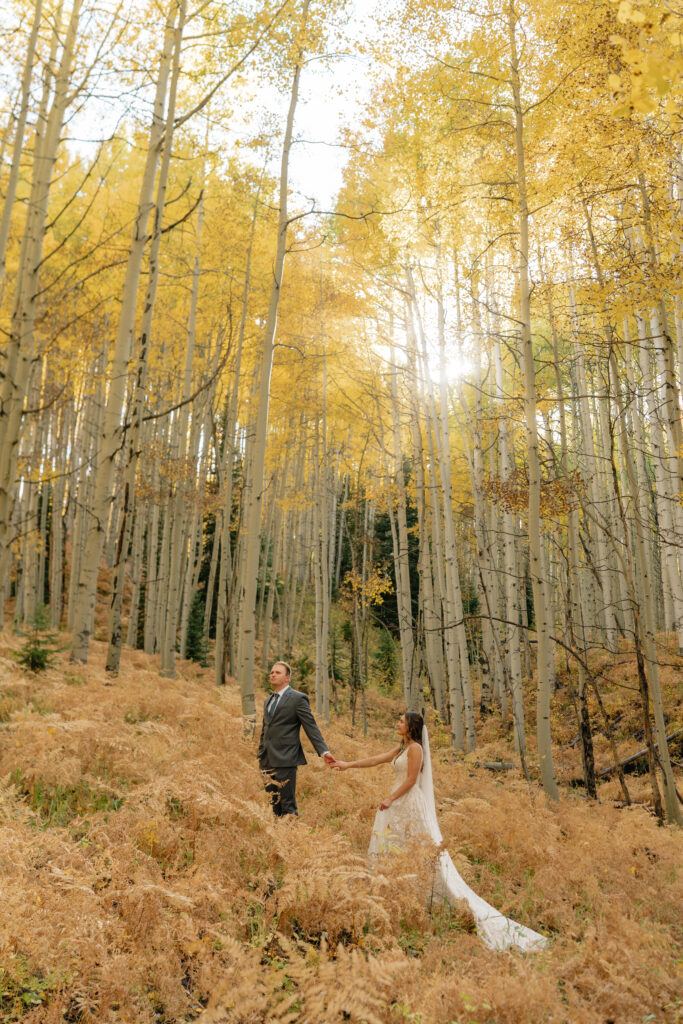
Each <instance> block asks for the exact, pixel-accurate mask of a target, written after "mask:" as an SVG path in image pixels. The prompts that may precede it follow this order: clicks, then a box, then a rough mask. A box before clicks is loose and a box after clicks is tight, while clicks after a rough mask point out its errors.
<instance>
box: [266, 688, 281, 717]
mask: <svg viewBox="0 0 683 1024" xmlns="http://www.w3.org/2000/svg"><path fill="white" fill-rule="evenodd" d="M279 699H280V694H279V693H276V694H274V695H273V697H272V698H271V701H270V704H269V705H268V715H269V717H270V718H272V717H273V715H274V714H275V708H276V707H277V702H278V701H279Z"/></svg>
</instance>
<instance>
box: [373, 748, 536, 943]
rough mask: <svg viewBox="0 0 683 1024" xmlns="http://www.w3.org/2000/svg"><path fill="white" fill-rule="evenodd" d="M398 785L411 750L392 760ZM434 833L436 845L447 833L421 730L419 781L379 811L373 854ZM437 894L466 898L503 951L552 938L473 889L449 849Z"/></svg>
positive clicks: (487, 936) (482, 930)
mask: <svg viewBox="0 0 683 1024" xmlns="http://www.w3.org/2000/svg"><path fill="white" fill-rule="evenodd" d="M392 768H393V770H394V779H395V785H394V789H393V790H392V792H394V791H395V790H397V789H398V788H399V786H401V785H402V784H403V783H404V782H405V780H406V778H407V775H408V750H407V748H406V750H404V751H403V752H402V753H400V754H399V755H398V756H397V757H396V758H395V759H394V760H393V761H392ZM425 835H427V836H429V838H430V839H432V840H433V842H434V843H435V844H436V845H437V846H441V844H442V842H443V837H442V835H441V831H440V829H439V823H438V821H437V817H436V807H435V804H434V786H433V783H432V762H431V758H430V754H429V739H428V737H427V730H426V729H423V730H422V767H421V770H420V774H419V775H418V781H417V782H416V783H415V785H414V786H412V787H411V788H410V789H409V790H408V792H407V793H404V794H403V796H400V797H399V798H398V799H397V800H395V801H394V802H393V803H392V804H391V806H390V807H389V809H388V810H386V811H378V812H377V816H376V818H375V822H374V824H373V826H372V835H371V837H370V846H369V849H368V853H369V854H370V855H371V856H373V855H374V856H376V855H377V854H381V853H390V852H391V851H392V850H393V851H396V850H398V849H400V848H401V847H402V846H405V844H406V842H408V840H409V839H419V838H420V836H425ZM435 871H436V877H435V880H434V892H435V895H436V896H437V897H438V898H439V899H445V900H448V902H449V903H453V902H455V901H457V900H464V901H465V903H466V904H467V906H468V907H469V908H470V910H471V912H472V914H473V916H474V920H475V923H476V926H477V932H478V933H479V935H480V937H481V938H482V940H483V941H484V943H485V944H486V945H487V946H488V947H489V949H495V950H503V949H508V948H509V947H510V946H517V947H519V949H523V950H527V951H532V950H533V951H535V950H539V949H543V948H544V947H545V946H546V945H547V942H548V940H547V939H546V938H545V937H544V936H543V935H539V933H538V932H535V931H532V929H531V928H526V927H525V926H524V925H522V924H518V923H517V922H516V921H512V920H511V919H510V918H508V917H504V916H503V915H502V914H501V913H500V911H499V910H496V908H495V907H492V906H490V904H488V903H487V902H486V900H483V899H482V898H481V896H477V894H476V892H474V891H473V890H472V889H470V887H469V885H467V883H466V882H465V881H464V880H463V879H462V878H461V876H460V875H459V874H458V871H457V870H456V867H455V864H454V863H453V861H452V860H451V858H450V856H449V854H448V853H447V852H446V850H442V851H441V852H440V853H439V855H438V858H437V862H436V867H435Z"/></svg>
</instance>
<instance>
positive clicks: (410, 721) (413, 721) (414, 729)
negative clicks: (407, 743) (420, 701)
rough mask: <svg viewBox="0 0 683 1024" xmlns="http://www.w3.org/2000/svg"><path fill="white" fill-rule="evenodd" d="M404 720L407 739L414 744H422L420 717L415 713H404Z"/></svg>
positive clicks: (422, 720) (421, 719)
mask: <svg viewBox="0 0 683 1024" xmlns="http://www.w3.org/2000/svg"><path fill="white" fill-rule="evenodd" d="M405 720H406V725H407V727H408V739H410V740H414V741H415V743H422V728H423V726H424V719H423V717H422V715H418V713H417V711H406V712H405Z"/></svg>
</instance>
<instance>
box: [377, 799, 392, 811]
mask: <svg viewBox="0 0 683 1024" xmlns="http://www.w3.org/2000/svg"><path fill="white" fill-rule="evenodd" d="M393 802H394V799H393V797H391V796H388V797H387V798H386V800H382V803H381V804H380V805H379V809H380V811H388V810H389V808H390V807H391V805H392V804H393Z"/></svg>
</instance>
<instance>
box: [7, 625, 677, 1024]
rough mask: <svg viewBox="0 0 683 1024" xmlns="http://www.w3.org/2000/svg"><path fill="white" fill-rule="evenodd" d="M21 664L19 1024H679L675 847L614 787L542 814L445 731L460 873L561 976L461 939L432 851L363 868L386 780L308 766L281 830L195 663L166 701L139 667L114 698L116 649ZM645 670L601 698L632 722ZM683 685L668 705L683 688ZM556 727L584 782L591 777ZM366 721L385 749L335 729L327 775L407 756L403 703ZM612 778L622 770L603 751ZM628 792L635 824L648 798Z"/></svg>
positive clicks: (14, 911)
mask: <svg viewBox="0 0 683 1024" xmlns="http://www.w3.org/2000/svg"><path fill="white" fill-rule="evenodd" d="M13 645H14V638H13V637H11V636H10V634H5V635H4V636H3V637H2V638H1V640H0V722H1V725H0V779H1V783H0V872H1V876H2V915H0V1017H1V1019H2V1020H3V1021H6V1022H10V1021H21V1022H22V1024H39V1022H40V1024H57V1022H59V1024H63V1022H65V1021H66V1022H72V1024H75V1022H91V1021H98V1022H107V1024H108V1022H129V1024H138V1022H140V1024H148V1022H149V1024H151V1022H166V1024H171V1022H173V1024H175V1022H181V1021H189V1020H195V1019H201V1020H202V1022H203V1024H210V1022H211V1024H262V1022H263V1024H266V1022H269V1024H270V1022H272V1024H275V1022H276V1021H291V1022H295V1021H296V1022H299V1021H300V1022H304V1024H337V1022H339V1024H341V1022H342V1021H351V1022H356V1024H362V1022H367V1024H379V1022H381V1024H396V1022H404V1021H410V1022H412V1024H451V1022H453V1024H455V1022H457V1024H487V1022H495V1024H513V1022H514V1024H540V1022H543V1021H552V1022H572V1024H607V1022H608V1021H613V1022H614V1024H641V1022H643V1021H646V1020H647V1021H648V1022H649V1021H652V1022H653V1024H654V1022H665V1021H667V1022H669V1021H671V1022H672V1021H675V1020H676V1019H677V1012H680V1008H681V1005H682V1004H681V998H682V997H683V991H682V986H681V976H680V964H681V959H680V955H681V945H680V939H681V935H680V908H681V896H682V891H681V890H682V886H681V836H680V833H679V832H678V831H676V830H674V829H667V828H660V827H658V826H657V823H656V821H655V819H654V817H653V816H652V815H651V814H650V812H649V810H648V808H647V807H646V806H643V805H639V806H633V807H631V808H628V809H624V808H620V807H618V806H616V805H615V804H614V803H613V802H612V800H611V798H612V797H616V796H618V791H617V790H616V789H614V784H613V783H612V782H609V783H606V784H605V785H604V786H603V787H602V788H601V796H602V800H601V802H600V803H599V804H591V803H588V802H587V801H586V800H585V799H584V798H583V796H582V793H581V791H580V790H579V789H573V788H570V787H566V788H564V787H563V795H562V799H561V801H560V802H559V803H558V804H557V805H549V804H548V803H547V802H546V800H545V799H544V798H543V796H542V794H541V791H540V789H538V788H536V787H535V785H534V786H532V787H529V786H528V785H527V783H526V782H525V781H524V780H523V779H522V777H521V775H519V774H518V773H517V772H516V770H513V771H509V772H507V773H505V774H501V773H491V772H489V771H487V770H486V769H484V768H479V767H477V766H476V765H475V764H474V759H473V758H472V757H470V758H467V759H462V758H456V757H455V755H454V754H453V753H452V751H449V750H448V749H447V747H446V746H445V745H442V746H439V736H438V732H435V734H434V738H435V741H436V742H435V747H436V749H435V752H434V761H435V764H434V776H435V786H436V792H437V803H438V808H439V814H440V821H441V827H442V831H443V833H444V839H445V843H446V845H447V847H448V849H449V851H450V853H451V855H452V856H453V859H454V861H455V863H456V866H457V867H458V869H459V870H460V872H461V873H462V874H463V876H464V877H465V879H466V880H467V881H468V882H469V883H470V884H471V885H472V886H473V887H474V888H476V890H477V891H478V892H479V893H480V894H481V895H482V896H484V897H485V898H486V899H487V900H489V901H490V902H492V903H493V904H495V905H496V906H497V907H499V908H500V909H501V910H502V911H503V912H504V913H505V914H507V915H510V916H512V917H514V918H516V919H517V920H520V921H523V922H524V923H526V924H529V925H531V926H532V927H534V928H536V929H539V930H541V931H543V932H544V933H545V934H547V935H549V936H550V937H551V942H550V945H549V948H548V949H547V950H546V951H544V952H542V953H538V954H534V955H522V954H519V953H503V954H501V953H493V952H490V951H489V950H487V949H486V948H485V947H484V946H483V945H482V943H481V941H480V940H479V938H478V937H477V935H476V933H474V932H473V929H472V922H471V921H470V919H469V918H468V915H467V914H465V913H463V912H462V911H460V910H459V909H458V908H445V907H442V906H435V905H430V901H429V876H430V863H429V862H430V856H432V855H433V851H431V850H429V849H425V848H420V847H417V848H415V849H412V850H408V851H405V852H404V853H403V854H401V855H396V856H393V857H389V858H387V859H386V860H385V861H384V862H383V863H380V864H379V865H378V866H377V867H376V868H375V869H372V868H371V866H370V865H369V864H368V862H367V860H366V858H365V856H364V850H365V847H366V845H367V841H368V836H369V831H370V827H371V823H372V820H373V816H374V813H375V809H376V806H377V804H378V802H379V800H380V799H381V797H382V796H383V795H385V794H386V793H387V792H388V790H389V788H390V773H389V769H388V768H387V767H386V766H385V767H384V768H377V769H372V770H369V771H366V772H348V773H345V774H344V775H341V776H339V775H335V774H333V773H332V772H330V771H328V770H326V769H325V768H324V767H323V766H322V764H321V763H319V762H318V761H317V759H316V758H315V757H311V759H310V761H311V763H310V765H309V767H307V768H305V769H303V770H302V771H301V772H300V774H299V798H300V799H299V804H300V818H299V820H298V821H291V820H284V821H275V820H274V819H273V818H272V815H271V812H270V810H269V807H268V805H267V803H266V798H265V795H264V793H263V791H262V787H261V782H260V778H259V774H258V772H257V769H256V763H255V758H254V751H255V741H253V740H245V739H243V738H242V735H241V719H240V704H239V699H238V693H237V690H236V688H235V687H234V685H230V686H228V687H226V688H225V690H222V691H217V690H216V689H215V687H213V686H212V683H211V676H212V673H211V671H210V670H202V669H198V668H196V667H195V666H194V665H192V664H190V663H187V662H183V663H180V665H179V673H178V677H177V679H175V680H166V679H161V678H160V677H159V675H158V674H157V667H158V666H157V664H156V662H155V659H153V658H149V657H147V656H145V655H144V654H142V653H140V652H133V651H130V650H125V651H124V654H123V659H122V670H121V675H120V677H119V678H118V679H117V680H116V681H112V680H110V679H108V677H107V676H106V674H105V672H104V654H105V648H104V645H102V644H98V643H96V644H93V652H92V657H91V660H90V663H89V664H88V665H87V666H79V667H78V668H75V667H74V666H70V665H68V664H67V663H66V662H64V663H63V664H61V665H60V667H58V668H55V669H52V670H49V671H48V672H46V673H45V674H43V675H42V676H39V677H31V676H29V675H27V674H23V673H22V671H21V670H20V669H19V668H18V667H17V666H16V665H15V664H14V663H13V662H12V661H11V659H10V656H9V651H10V648H11V647H12V646H13ZM617 660H619V659H617ZM627 661H628V659H627V658H626V656H625V655H624V659H623V662H624V663H623V664H620V665H617V666H616V667H615V668H614V669H613V670H611V672H610V673H608V675H610V674H612V673H616V678H614V679H612V680H611V683H610V680H609V678H608V679H606V681H605V683H604V686H605V699H606V701H607V703H608V704H609V705H610V710H612V711H613V710H614V705H615V703H616V702H618V703H619V706H620V707H622V708H623V716H624V719H625V720H627V719H628V716H629V715H630V714H631V710H630V704H629V700H628V698H629V696H633V697H634V698H635V695H629V694H628V693H627V691H625V690H623V689H621V688H620V687H617V686H614V685H612V684H614V683H616V682H620V683H621V684H622V685H623V686H626V685H628V686H630V685H632V684H633V669H632V666H631V665H629V664H627ZM667 671H668V672H669V675H668V676H666V675H665V680H664V681H665V685H666V686H668V687H669V689H670V690H671V689H672V688H673V687H674V686H675V685H676V671H675V666H674V667H672V668H670V669H669V670H665V673H666V672H667ZM678 678H679V679H680V675H679V676H678ZM624 694H626V699H625V697H624ZM633 704H634V706H635V700H634V701H633ZM674 705H675V701H674V704H673V705H672V704H671V703H669V705H668V706H669V707H670V708H671V707H673V706H674ZM556 706H557V708H558V710H557V720H556V722H555V731H556V734H557V736H558V739H559V740H560V742H561V743H562V748H561V749H559V748H558V754H557V757H558V762H559V763H560V765H564V769H563V770H564V771H565V774H566V777H567V778H568V777H569V776H573V775H576V771H575V768H576V766H577V764H578V761H577V758H578V754H577V752H576V750H575V749H573V748H570V747H569V746H567V744H568V742H569V740H570V739H571V731H572V730H571V725H570V724H566V723H565V722H564V720H563V718H562V713H561V712H562V707H561V700H559V699H558V701H556ZM369 709H370V736H369V737H368V738H367V739H363V738H362V737H360V736H358V735H356V736H351V735H350V726H349V720H348V718H347V717H346V716H345V715H340V716H339V717H337V718H335V719H334V721H333V723H332V725H331V726H330V727H329V728H326V729H324V734H325V736H326V739H327V740H328V742H329V744H330V747H331V749H332V750H333V752H335V753H337V754H338V755H339V756H347V757H352V756H354V755H360V754H361V752H363V751H371V752H375V751H378V750H381V749H382V748H383V746H386V745H387V743H388V742H390V741H391V739H392V732H393V719H394V715H395V713H396V711H398V710H399V702H398V700H392V699H391V698H387V697H377V696H374V695H369ZM567 723H569V718H567ZM636 725H637V723H636V718H635V717H634V728H635V727H636ZM482 732H483V740H484V743H483V746H482V748H481V749H480V750H478V751H477V754H476V755H475V758H477V759H478V758H481V759H486V758H487V757H488V758H495V757H505V758H508V759H510V760H512V759H513V758H512V757H511V756H510V750H511V748H510V746H509V745H508V742H507V740H503V739H501V738H500V736H499V735H498V726H497V724H496V723H495V722H493V720H489V721H487V723H486V724H485V726H483V727H482ZM631 746H632V748H633V749H636V748H637V739H635V740H634V742H633V743H632V744H631ZM622 748H623V753H624V755H625V754H626V753H628V752H629V750H628V749H626V748H627V744H626V743H624V742H621V743H620V752H621V750H622ZM598 761H599V763H600V764H608V763H609V752H608V750H607V749H606V748H605V750H604V751H603V748H602V746H601V745H600V744H598ZM631 784H632V788H633V790H634V792H633V796H634V799H645V798H646V797H647V791H646V787H645V785H644V784H641V783H640V782H637V783H636V784H635V785H633V782H632V779H631ZM677 970H678V973H677Z"/></svg>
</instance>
